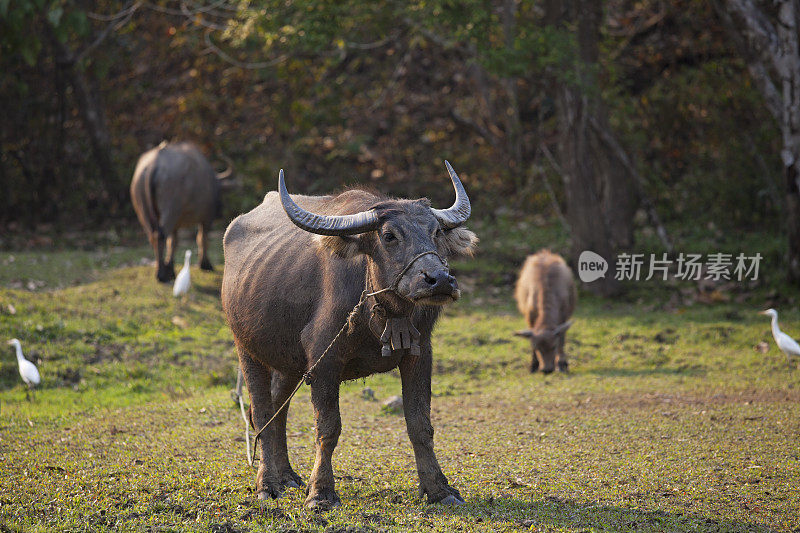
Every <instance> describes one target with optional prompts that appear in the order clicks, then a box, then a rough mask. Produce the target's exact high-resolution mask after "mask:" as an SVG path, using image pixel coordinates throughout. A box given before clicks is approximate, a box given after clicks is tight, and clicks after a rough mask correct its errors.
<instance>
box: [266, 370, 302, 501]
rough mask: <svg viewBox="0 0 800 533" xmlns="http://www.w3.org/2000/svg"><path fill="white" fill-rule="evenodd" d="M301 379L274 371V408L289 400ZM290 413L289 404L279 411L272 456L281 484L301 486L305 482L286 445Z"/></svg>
mask: <svg viewBox="0 0 800 533" xmlns="http://www.w3.org/2000/svg"><path fill="white" fill-rule="evenodd" d="M300 379H301V378H300V376H287V375H286V374H283V373H282V372H278V371H275V370H273V371H272V391H271V393H272V408H273V409H274V410H275V411H277V410H278V409H280V408H281V406H282V405H283V404H284V402H286V401H287V399H288V398H289V395H290V394H291V393H292V391H294V388H295V386H296V385H297V383H298V382H299V381H300ZM288 414H289V405H287V406H286V407H285V408H284V409H283V410H281V412H280V413H278V416H276V417H275V421H274V422H273V423H272V458H273V461H274V463H275V470H276V472H277V473H278V479H280V482H281V485H283V486H284V487H291V488H300V487H302V486H303V485H305V483H303V480H302V479H301V478H300V476H299V475H297V472H295V471H294V469H293V468H292V465H291V463H290V462H289V450H288V449H287V446H286V417H287V415H288ZM259 429H260V428H259Z"/></svg>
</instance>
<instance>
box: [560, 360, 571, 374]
mask: <svg viewBox="0 0 800 533" xmlns="http://www.w3.org/2000/svg"><path fill="white" fill-rule="evenodd" d="M558 371H559V372H569V363H567V362H566V361H564V362H563V363H558Z"/></svg>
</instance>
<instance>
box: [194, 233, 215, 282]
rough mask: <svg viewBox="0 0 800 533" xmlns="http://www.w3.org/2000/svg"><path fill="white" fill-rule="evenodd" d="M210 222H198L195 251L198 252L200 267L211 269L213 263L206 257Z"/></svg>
mask: <svg viewBox="0 0 800 533" xmlns="http://www.w3.org/2000/svg"><path fill="white" fill-rule="evenodd" d="M210 229H211V224H200V225H199V226H198V227H197V253H198V254H200V268H201V269H203V270H208V271H213V270H214V265H212V264H211V261H210V260H209V259H208V232H209V230H210Z"/></svg>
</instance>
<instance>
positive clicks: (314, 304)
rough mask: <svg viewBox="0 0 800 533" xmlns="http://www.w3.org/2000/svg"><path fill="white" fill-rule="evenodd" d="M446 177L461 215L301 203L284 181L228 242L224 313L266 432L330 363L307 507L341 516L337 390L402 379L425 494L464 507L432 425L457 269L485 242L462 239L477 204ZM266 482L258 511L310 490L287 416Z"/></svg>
mask: <svg viewBox="0 0 800 533" xmlns="http://www.w3.org/2000/svg"><path fill="white" fill-rule="evenodd" d="M447 167H448V171H449V172H450V178H451V180H452V183H453V186H454V188H455V190H456V201H455V203H454V204H453V206H452V207H450V208H449V209H433V208H431V206H430V202H429V201H428V200H427V199H419V200H404V199H393V198H388V197H385V196H381V195H378V194H376V193H374V192H367V191H364V190H360V189H351V190H347V191H345V192H342V193H341V194H338V195H335V196H294V197H293V198H292V197H290V196H289V193H288V192H287V191H286V186H285V184H284V181H283V171H281V174H280V177H279V180H278V190H279V192H270V193H268V194H267V195H266V197H265V198H264V201H263V203H262V204H261V205H259V206H258V207H256V208H255V209H253V210H252V211H250V212H249V213H247V214H244V215H241V216H239V217H238V218H236V219H235V220H234V221H233V222H232V223H231V224H230V226H228V230H227V231H226V232H225V238H224V240H223V243H224V249H225V273H224V275H223V280H222V306H223V308H224V310H225V313H226V315H227V318H228V323H229V324H230V327H231V330H232V331H233V336H234V340H235V342H236V348H237V351H238V355H239V364H240V367H241V369H242V371H243V373H244V377H245V381H246V383H247V388H248V390H249V393H250V405H251V407H250V418H251V424H252V425H253V427H254V428H256V429H260V428H262V427H263V426H264V424H265V423H266V422H267V421H268V420H269V419H270V418H271V417H272V416H273V413H275V412H276V410H277V409H278V407H280V406H281V405H282V404H283V403H284V401H285V400H286V399H287V398H288V397H289V395H290V393H291V392H292V390H293V389H294V388H295V386H296V385H297V384H298V383H299V381H300V380H301V379H302V378H303V377H304V373H306V372H307V370H308V369H309V367H310V366H311V365H312V364H314V363H315V362H316V361H319V363H318V365H317V366H316V367H315V368H314V369H313V371H312V372H311V373H310V375H309V376H308V381H310V385H311V403H312V404H313V407H314V418H315V420H316V438H315V447H316V460H315V462H314V469H313V471H312V472H311V476H310V477H309V480H308V488H307V498H306V505H307V506H309V507H322V508H327V507H329V506H332V505H337V504H338V503H339V498H338V496H337V494H336V492H335V491H334V479H333V467H332V465H331V455H332V454H333V450H334V447H335V446H336V443H337V442H338V439H339V434H340V432H341V418H340V416H339V384H340V383H341V382H342V381H344V380H349V379H356V378H362V377H366V376H369V375H371V374H375V373H377V372H388V371H389V370H392V369H393V368H397V367H398V366H399V368H400V376H401V381H402V391H403V402H404V403H403V409H404V412H405V419H406V427H407V430H408V435H409V437H410V439H411V444H412V447H413V449H414V455H415V457H416V461H417V472H418V474H419V479H420V494H421V495H422V494H427V497H428V500H429V501H431V502H443V503H448V504H449V503H461V502H463V500H462V499H461V496H460V494H459V493H458V491H457V490H456V489H454V488H453V487H451V486H450V485H449V484H448V482H447V478H446V477H445V475H444V474H443V473H442V469H441V468H440V467H439V463H438V461H437V459H436V455H435V454H434V451H433V427H432V426H431V420H430V399H431V365H432V351H431V331H432V329H433V326H434V323H435V322H436V319H437V317H438V316H439V311H440V309H441V306H442V305H443V304H446V303H448V302H452V301H454V300H456V299H458V298H459V296H460V292H459V290H458V286H457V283H456V280H455V278H454V277H453V276H451V275H450V271H449V269H448V266H447V262H446V258H448V257H450V258H452V257H455V256H470V255H472V253H473V251H474V249H475V246H476V244H477V240H478V239H477V237H476V236H475V234H474V233H472V232H471V231H469V230H467V229H465V228H463V227H460V226H461V225H462V224H463V223H464V222H465V221H466V220H467V218H468V217H469V214H470V203H469V198H468V197H467V194H466V192H465V191H464V187H463V186H462V184H461V181H460V180H459V179H458V176H457V175H456V173H455V172H454V171H453V169H452V168H451V167H450V165H449V163H448V164H447ZM295 202H296V203H295ZM287 214H288V216H287ZM381 289H387V290H385V291H382V292H380V293H379V294H376V295H373V296H368V297H367V298H366V300H365V301H364V303H363V304H362V305H361V306H359V307H358V308H357V309H356V310H355V311H354V312H353V313H352V314H350V313H351V310H353V308H354V307H355V306H356V304H357V303H358V302H359V299H360V297H361V296H362V291H365V290H366V291H370V292H377V291H379V290H381ZM349 314H350V315H349ZM348 317H349V318H348ZM346 321H348V322H349V326H348V327H347V328H345V330H344V332H343V334H342V335H341V336H340V337H339V338H338V339H337V340H336V342H334V343H333V344H332V345H331V348H330V351H329V352H328V353H327V355H326V356H325V358H323V359H319V358H320V355H321V354H322V353H323V352H324V351H325V349H326V348H327V347H328V346H329V344H330V343H331V341H332V340H333V339H334V337H335V336H336V334H337V332H338V331H339V330H340V328H341V327H342V326H343V324H345V322H346ZM256 482H257V493H258V497H259V498H267V497H273V498H274V497H277V496H278V495H279V494H280V493H281V492H282V491H283V489H284V488H285V487H287V486H289V487H299V486H300V485H301V484H302V481H301V479H300V476H298V475H297V473H295V471H294V470H293V469H292V466H291V465H290V464H289V456H288V454H287V450H286V410H283V411H281V412H280V413H279V415H278V417H277V418H276V420H275V422H274V423H273V424H272V425H271V426H269V427H268V428H267V430H266V431H264V432H263V434H262V437H261V455H260V466H259V469H258V474H257V476H256Z"/></svg>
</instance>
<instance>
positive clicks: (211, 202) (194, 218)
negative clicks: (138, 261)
mask: <svg viewBox="0 0 800 533" xmlns="http://www.w3.org/2000/svg"><path fill="white" fill-rule="evenodd" d="M231 170H232V169H231V168H229V169H228V170H227V171H225V172H224V173H222V174H216V173H215V172H214V169H213V168H211V164H209V162H208V160H207V159H206V158H205V156H203V154H202V153H201V152H200V150H199V149H198V148H197V147H196V146H195V145H194V144H192V143H188V142H180V143H171V144H167V143H161V145H159V146H158V147H156V148H153V149H152V150H148V151H147V152H145V153H144V154H142V155H141V156H140V157H139V161H138V162H137V163H136V170H135V171H134V173H133V180H131V200H132V201H133V208H134V210H135V211H136V216H137V217H138V218H139V222H140V223H141V224H142V227H143V228H144V231H145V233H146V234H147V237H148V238H149V239H150V244H151V245H152V246H153V249H154V251H155V254H156V261H157V263H158V270H157V272H156V278H157V279H158V281H161V282H168V281H170V280H172V279H175V266H174V265H175V263H174V258H175V248H176V247H177V243H178V228H185V227H191V226H194V225H197V228H198V229H197V247H198V254H199V256H200V268H202V269H203V270H214V267H213V266H212V265H211V261H209V259H208V232H209V230H210V229H211V222H212V221H213V220H214V217H216V216H217V215H218V214H219V209H220V189H221V185H220V183H221V181H222V180H226V178H228V177H229V175H230V173H231ZM165 247H166V250H165ZM165 258H166V259H165Z"/></svg>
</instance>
